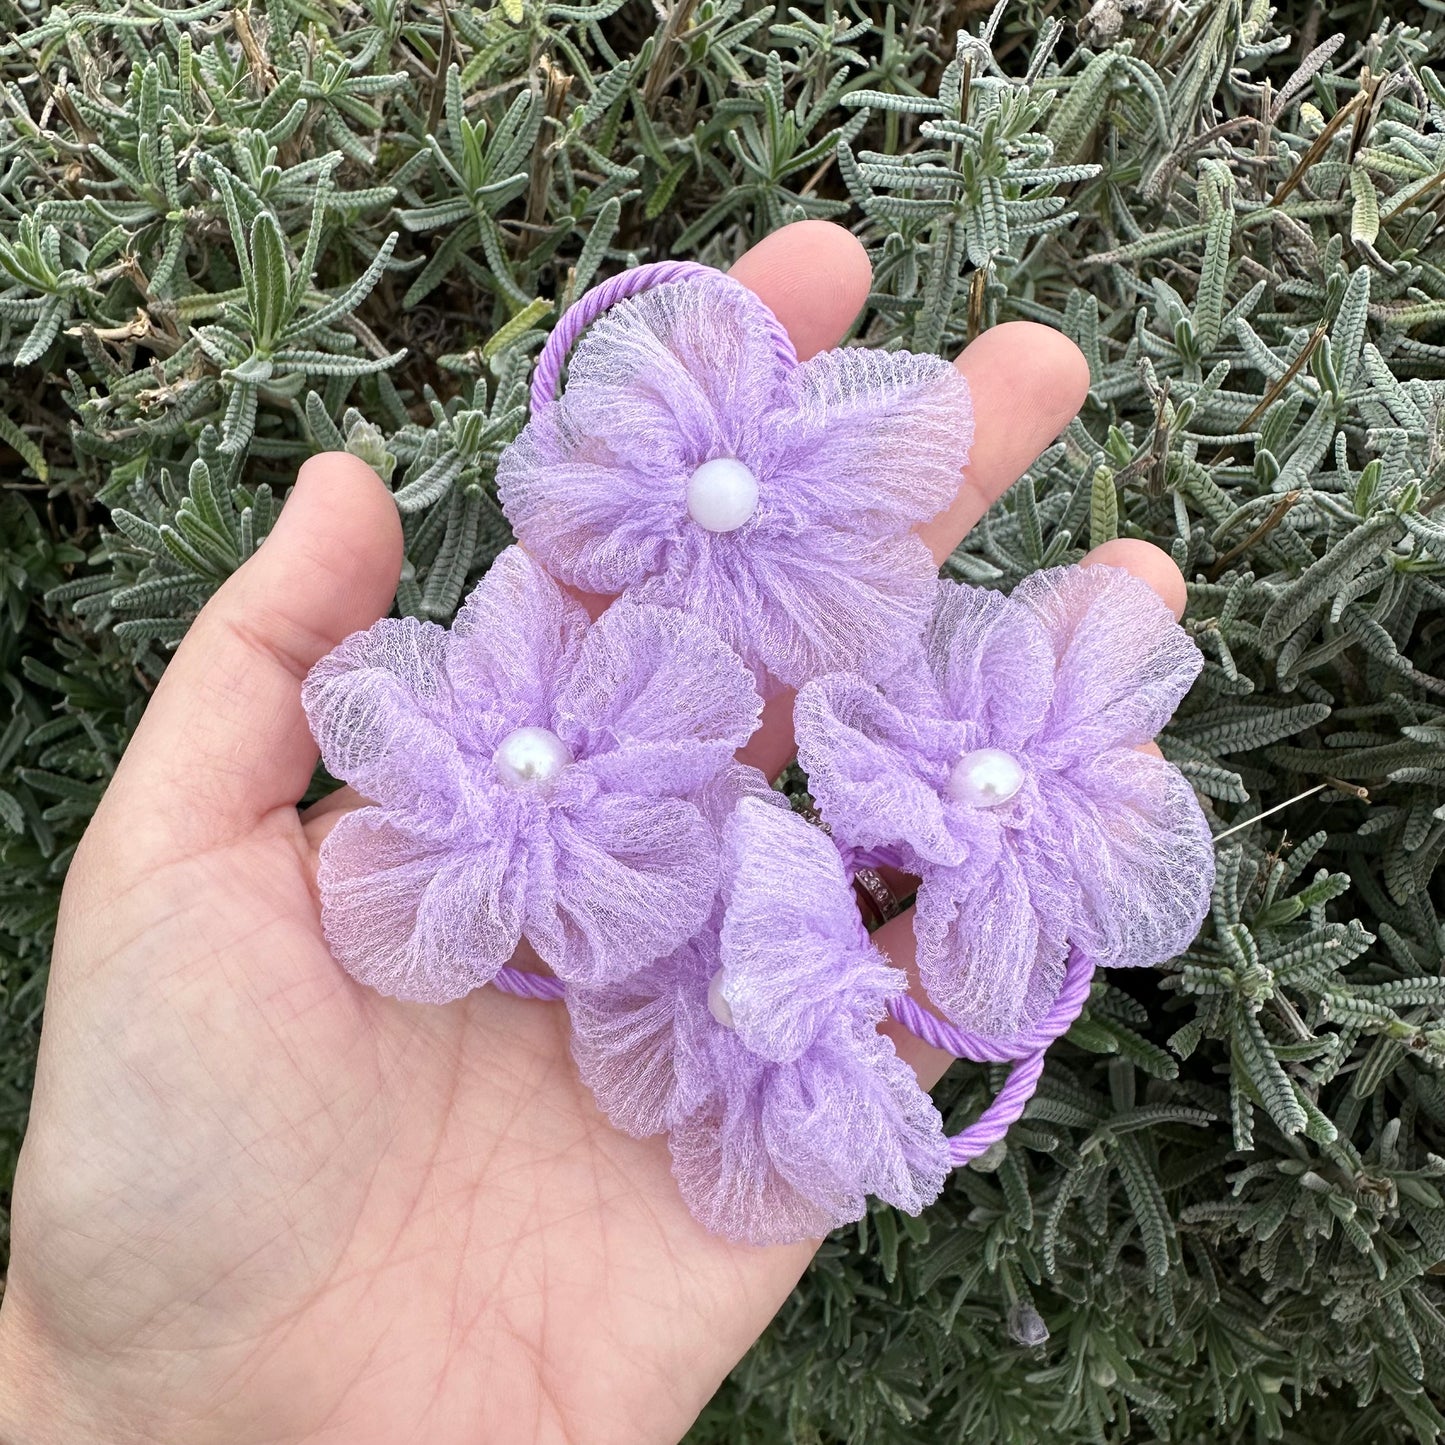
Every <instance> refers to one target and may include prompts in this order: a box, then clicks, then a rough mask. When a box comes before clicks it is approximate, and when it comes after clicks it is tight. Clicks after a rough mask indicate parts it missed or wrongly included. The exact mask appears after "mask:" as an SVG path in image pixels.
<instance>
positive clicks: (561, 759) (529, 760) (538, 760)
mask: <svg viewBox="0 0 1445 1445" xmlns="http://www.w3.org/2000/svg"><path fill="white" fill-rule="evenodd" d="M492 761H493V762H494V763H495V764H496V765H497V773H498V775H499V776H500V777H501V779H502V781H503V782H504V783H506V784H507V786H508V787H510V788H533V787H538V786H539V785H541V784H543V783H550V782H551V781H552V779H553V778H555V777H556V776H557V774H558V773H560V772H561V771H562V769H563V768H565V767H566V766H567V764H568V763H570V762H571V761H572V754H571V753H569V752H568V751H567V744H566V743H564V742H563V741H562V739H561V738H559V737H558V736H557V734H556V733H554V732H550V731H549V730H548V729H547V728H518V729H517V730H516V731H515V732H510V733H508V734H507V736H506V737H504V738H503V739H502V741H501V742H500V743H499V744H498V745H497V750H496V752H494V753H493V754H492Z"/></svg>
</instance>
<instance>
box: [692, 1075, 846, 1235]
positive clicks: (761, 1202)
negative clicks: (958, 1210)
mask: <svg viewBox="0 0 1445 1445" xmlns="http://www.w3.org/2000/svg"><path fill="white" fill-rule="evenodd" d="M767 1067H769V1066H766V1065H760V1066H759V1067H758V1069H757V1075H758V1076H759V1077H760V1076H761V1073H762V1070H763V1069H764V1068H767ZM771 1067H772V1068H777V1067H778V1066H777V1065H773V1066H771ZM749 1084H751V1087H749ZM668 1148H669V1149H670V1150H671V1151H672V1173H673V1177H674V1178H675V1179H676V1180H677V1187H678V1192H679V1193H680V1194H681V1195H682V1198H683V1202H684V1203H685V1204H686V1205H687V1207H688V1209H689V1211H690V1212H691V1213H692V1216H693V1218H694V1219H696V1220H697V1221H698V1223H699V1224H701V1225H702V1226H703V1228H705V1229H707V1230H709V1231H710V1232H711V1233H713V1234H717V1235H721V1236H722V1237H723V1238H724V1239H730V1240H733V1241H734V1242H736V1243H740V1244H743V1243H745V1244H758V1245H770V1244H796V1243H798V1242H799V1241H801V1240H808V1239H821V1238H822V1237H823V1236H824V1235H826V1234H827V1233H828V1232H829V1230H831V1229H832V1228H834V1226H835V1224H839V1223H846V1222H847V1221H846V1220H839V1219H837V1217H836V1211H830V1210H829V1209H828V1208H827V1207H826V1205H825V1204H820V1203H818V1202H815V1201H814V1200H813V1199H811V1198H810V1197H809V1196H808V1195H807V1194H806V1193H805V1192H804V1191H803V1190H801V1189H799V1188H798V1187H797V1186H796V1185H794V1184H793V1183H792V1182H791V1181H789V1180H788V1179H787V1178H786V1177H785V1176H784V1175H783V1174H782V1173H781V1171H780V1170H779V1169H778V1168H777V1165H776V1162H775V1159H774V1157H773V1155H772V1153H771V1152H770V1151H771V1148H772V1140H770V1138H769V1136H768V1132H767V1129H766V1125H765V1123H764V1118H763V1098H762V1097H760V1095H759V1092H758V1085H757V1084H756V1083H755V1082H752V1081H748V1082H745V1083H743V1086H742V1088H741V1089H740V1091H739V1098H738V1100H737V1102H736V1103H734V1102H732V1101H731V1100H728V1099H725V1098H723V1097H718V1098H714V1099H711V1100H709V1102H708V1103H707V1105H706V1106H705V1107H704V1108H702V1109H700V1110H699V1111H698V1112H697V1113H695V1114H693V1115H691V1116H690V1117H689V1118H687V1119H686V1120H684V1121H683V1122H682V1123H681V1124H679V1125H678V1126H677V1127H676V1128H674V1129H673V1130H672V1132H671V1134H670V1135H669V1137H668ZM854 1217H855V1218H857V1217H859V1216H857V1215H855V1216H854Z"/></svg>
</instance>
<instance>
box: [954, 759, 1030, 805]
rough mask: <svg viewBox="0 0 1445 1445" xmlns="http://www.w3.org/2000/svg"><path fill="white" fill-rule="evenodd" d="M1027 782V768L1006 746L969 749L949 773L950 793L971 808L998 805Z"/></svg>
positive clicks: (957, 800)
mask: <svg viewBox="0 0 1445 1445" xmlns="http://www.w3.org/2000/svg"><path fill="white" fill-rule="evenodd" d="M1023 785H1024V770H1023V767H1022V766H1021V765H1020V763H1019V760H1018V759H1017V758H1016V757H1014V755H1013V754H1012V753H1006V752H1004V751H1003V749H1002V748H978V749H977V750H975V751H974V752H971V753H965V754H964V755H963V756H962V757H961V758H960V759H959V760H958V761H957V762H956V763H955V764H954V765H953V771H952V772H951V773H949V775H948V792H949V796H950V797H952V798H953V800H954V801H955V802H958V803H963V804H964V805H965V806H966V807H969V808H996V807H998V805H999V804H1000V803H1006V802H1008V800H1009V799H1010V798H1011V797H1013V795H1014V794H1015V793H1016V792H1018V790H1019V789H1020V788H1021V787H1023Z"/></svg>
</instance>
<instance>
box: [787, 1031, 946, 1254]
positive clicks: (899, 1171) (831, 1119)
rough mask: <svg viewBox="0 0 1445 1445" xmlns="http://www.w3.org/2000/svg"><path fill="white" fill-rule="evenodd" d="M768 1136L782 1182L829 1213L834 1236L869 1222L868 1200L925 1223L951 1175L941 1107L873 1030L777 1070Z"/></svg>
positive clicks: (838, 1040) (850, 1036)
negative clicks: (845, 1228) (840, 1228)
mask: <svg viewBox="0 0 1445 1445" xmlns="http://www.w3.org/2000/svg"><path fill="white" fill-rule="evenodd" d="M763 1130H764V1138H765V1140H766V1141H767V1143H768V1145H769V1152H770V1154H771V1155H772V1157H773V1158H774V1159H775V1160H776V1161H777V1168H778V1170H779V1172H780V1173H782V1174H783V1176H784V1177H785V1178H786V1179H787V1180H788V1181H789V1182H790V1183H791V1184H792V1185H793V1186H794V1188H796V1189H798V1190H799V1191H800V1192H802V1193H804V1194H806V1195H807V1196H808V1197H809V1198H811V1199H813V1200H814V1201H815V1202H816V1203H817V1204H818V1205H820V1207H822V1208H824V1209H826V1210H827V1212H828V1214H829V1216H830V1220H831V1222H830V1225H829V1228H837V1227H838V1226H839V1225H843V1224H851V1223H852V1222H853V1221H854V1220H857V1219H861V1218H862V1217H863V1214H864V1211H865V1210H866V1209H867V1202H868V1196H869V1195H870V1194H874V1195H877V1196H878V1198H879V1199H882V1200H884V1201H886V1202H887V1203H889V1204H892V1205H895V1206H897V1207H898V1208H899V1209H902V1210H905V1211H906V1212H907V1213H909V1214H917V1213H919V1212H920V1211H921V1210H922V1209H923V1208H924V1207H925V1206H926V1205H929V1204H931V1203H932V1202H933V1201H934V1200H935V1199H937V1198H938V1195H939V1193H940V1191H941V1190H942V1188H943V1184H944V1181H945V1180H946V1179H947V1177H948V1174H949V1171H950V1169H951V1168H952V1164H951V1162H950V1160H949V1154H948V1140H947V1138H946V1136H945V1135H944V1132H943V1120H942V1118H941V1117H940V1116H939V1113H938V1110H937V1109H936V1108H935V1107H934V1104H933V1100H932V1099H930V1098H929V1097H928V1095H927V1094H926V1093H925V1092H924V1091H923V1090H922V1089H921V1088H919V1086H918V1080H917V1078H916V1076H915V1075H914V1073H913V1070H912V1069H911V1068H909V1067H908V1065H907V1064H905V1063H904V1062H903V1060H902V1059H900V1058H899V1057H898V1055H897V1054H896V1053H895V1052H894V1048H893V1045H892V1043H891V1042H890V1041H889V1040H888V1039H886V1038H884V1037H883V1036H882V1035H881V1034H878V1033H875V1032H872V1031H871V1030H870V1031H868V1032H858V1033H850V1034H848V1035H846V1036H841V1037H838V1038H836V1039H834V1040H832V1041H830V1042H829V1044H828V1045H827V1046H823V1047H817V1048H815V1049H813V1050H811V1051H810V1052H809V1053H808V1055H807V1056H806V1058H805V1059H804V1060H803V1061H802V1063H801V1065H800V1066H799V1067H797V1068H795V1069H779V1070H777V1071H776V1073H775V1074H774V1075H773V1076H772V1078H771V1079H770V1081H769V1088H768V1090H767V1092H766V1094H765V1095H764V1099H763Z"/></svg>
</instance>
